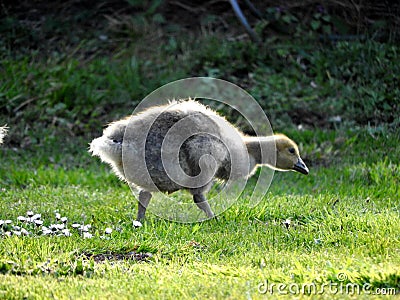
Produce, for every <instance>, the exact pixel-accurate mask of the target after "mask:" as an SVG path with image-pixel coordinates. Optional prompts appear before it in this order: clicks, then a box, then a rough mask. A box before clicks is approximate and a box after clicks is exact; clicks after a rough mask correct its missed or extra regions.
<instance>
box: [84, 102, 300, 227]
mask: <svg viewBox="0 0 400 300" xmlns="http://www.w3.org/2000/svg"><path fill="white" fill-rule="evenodd" d="M167 140H168V141H169V143H166V142H165V141H167ZM174 141H176V143H174ZM123 147H124V151H123ZM163 147H164V148H163ZM177 149H178V150H177ZM89 152H91V153H92V155H94V156H98V157H100V159H101V160H102V161H104V162H106V163H108V164H110V165H111V167H112V169H113V171H114V173H116V175H117V176H118V177H119V178H120V179H122V180H124V181H126V182H127V183H128V184H129V185H131V186H135V187H137V188H139V190H140V192H139V206H138V215H137V219H138V220H141V219H142V218H143V217H144V216H145V212H146V208H147V206H148V204H149V201H150V199H151V197H152V195H151V193H152V192H157V191H160V192H167V193H172V192H175V191H177V190H180V189H186V190H188V191H189V192H190V193H191V194H192V195H193V200H194V202H195V203H196V205H197V206H198V207H199V208H200V209H201V210H203V211H204V212H205V213H206V215H207V217H209V218H211V217H213V216H214V214H213V212H212V210H211V208H210V206H209V204H208V202H207V199H206V197H205V196H204V193H206V192H208V191H209V189H210V187H211V185H212V181H213V178H218V179H222V180H228V179H236V178H240V177H247V176H251V175H252V174H253V173H254V172H255V170H256V168H257V167H258V166H260V165H266V166H268V167H270V168H273V169H276V170H279V171H289V170H293V171H297V172H300V173H302V174H308V168H307V166H306V165H305V164H304V162H303V161H302V159H301V157H300V154H299V150H298V147H297V145H296V144H295V142H293V141H292V140H291V139H289V138H288V137H286V136H285V135H283V134H278V135H273V136H267V137H250V136H246V135H244V134H243V133H242V132H240V131H239V130H238V129H237V128H236V127H234V126H233V125H232V124H230V123H229V122H228V121H227V120H225V118H223V117H221V116H220V115H218V114H217V113H216V112H214V111H213V110H211V109H209V108H207V107H206V106H204V105H202V104H200V103H198V102H196V101H192V100H186V101H178V102H172V103H170V104H167V105H164V106H157V107H151V108H149V109H147V110H145V111H143V112H141V113H139V114H136V115H133V116H129V117H127V118H125V119H122V120H119V121H116V122H113V123H111V124H110V125H109V126H108V127H107V128H106V129H105V130H104V131H103V136H101V137H99V138H96V139H94V140H93V141H92V142H91V143H90V149H89ZM123 152H124V154H123ZM176 152H178V153H176ZM168 153H176V157H174V156H169V157H168V159H165V155H167V156H168ZM163 155H164V156H163ZM123 156H124V159H123ZM174 159H175V160H174ZM232 162H234V163H233V164H232ZM168 168H169V169H168ZM171 168H172V172H171ZM166 169H167V170H166ZM175 169H177V170H178V171H176V170H175ZM174 170H175V171H176V172H175V171H174ZM168 171H169V172H168ZM146 174H148V176H147V175H146ZM202 175H203V176H202ZM185 180H188V181H185ZM193 180H194V182H195V184H193ZM187 182H189V183H187Z"/></svg>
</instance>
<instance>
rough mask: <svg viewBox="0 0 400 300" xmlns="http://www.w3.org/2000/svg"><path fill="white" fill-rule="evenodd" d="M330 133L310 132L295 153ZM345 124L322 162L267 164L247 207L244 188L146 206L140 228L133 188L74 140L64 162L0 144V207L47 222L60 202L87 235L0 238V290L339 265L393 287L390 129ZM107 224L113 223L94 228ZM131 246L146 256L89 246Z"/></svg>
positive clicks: (195, 280)
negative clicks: (260, 191) (209, 200)
mask: <svg viewBox="0 0 400 300" xmlns="http://www.w3.org/2000/svg"><path fill="white" fill-rule="evenodd" d="M337 134H338V133H337V132H333V133H332V132H329V131H325V132H324V131H320V132H318V133H317V134H316V135H315V136H317V137H318V136H319V137H318V138H315V137H314V143H315V145H314V146H309V148H308V149H307V148H306V149H305V156H306V157H309V156H310V153H312V152H313V151H315V149H317V148H318V144H319V143H321V142H324V141H325V142H326V141H329V140H332V139H335V135H337ZM353 134H354V135H355V136H358V139H353V140H352V139H351V136H350V134H349V133H346V132H345V133H341V136H342V137H344V138H345V139H346V141H345V142H344V143H345V144H346V143H347V144H346V146H343V144H340V145H338V144H333V149H332V151H333V153H335V154H333V157H332V159H331V160H330V161H329V164H328V166H314V167H311V173H310V175H309V176H302V175H299V174H296V173H292V172H290V173H279V174H278V173H276V175H275V177H274V181H273V183H272V186H271V188H270V189H269V191H268V193H267V195H266V196H265V198H264V199H263V200H262V201H261V203H260V204H259V205H258V206H257V207H255V208H253V209H252V208H250V207H249V206H248V205H247V204H246V197H247V196H246V191H245V193H244V196H243V197H242V198H241V199H240V200H239V201H238V203H236V204H235V205H234V206H233V207H232V208H231V209H229V210H228V211H226V212H225V213H224V214H222V215H220V216H219V217H218V218H217V219H215V220H210V221H206V222H203V223H195V224H179V223H173V222H169V221H165V220H162V219H158V218H157V217H155V216H154V215H152V214H148V216H147V219H146V221H145V222H144V224H143V227H141V228H134V227H133V226H132V219H133V218H134V216H135V213H136V200H135V199H134V197H133V195H132V194H131V192H130V190H129V188H128V187H127V186H125V185H123V184H122V183H120V182H118V181H117V180H116V178H115V176H114V175H112V174H110V171H109V170H108V168H107V167H106V166H104V165H101V164H100V162H99V161H97V160H96V159H88V154H86V153H85V148H84V147H83V148H82V149H80V158H81V160H82V161H83V162H85V164H86V166H85V167H79V166H76V167H70V168H66V169H64V168H63V167H62V166H60V165H57V164H56V163H50V164H48V165H46V166H42V165H41V162H40V151H39V154H37V155H36V157H35V155H33V154H32V155H31V157H30V158H31V160H30V161H31V164H32V165H31V166H28V164H27V163H24V164H19V163H18V161H17V160H14V159H13V156H14V155H15V154H14V152H13V150H11V149H2V150H1V151H2V152H3V153H2V164H1V169H0V174H1V176H0V178H1V183H2V190H1V200H0V210H1V211H2V213H1V219H12V220H14V222H16V221H15V220H16V217H17V216H19V215H25V213H26V212H27V211H28V210H32V211H34V212H37V213H41V214H42V219H43V220H45V225H49V224H50V223H54V222H56V219H55V212H59V213H60V214H61V215H62V216H66V217H68V220H69V221H68V224H72V223H74V222H77V223H85V224H91V225H92V229H91V232H92V233H93V235H94V237H93V238H91V239H83V238H82V237H81V236H80V235H79V233H78V231H74V230H71V232H72V236H71V237H56V236H51V237H50V236H41V235H40V232H38V230H36V229H32V231H33V232H34V233H35V232H36V234H34V235H33V236H27V237H17V236H12V237H8V238H6V237H3V238H1V239H0V273H1V275H0V277H1V280H0V291H1V296H2V297H3V298H9V299H18V298H23V297H26V298H27V299H42V298H61V299H63V298H81V299H92V298H107V297H108V298H111V299H117V298H118V299H121V298H134V299H136V298H164V299H172V298H186V299H187V298H197V299H204V298H230V299H244V298H248V299H250V298H252V299H262V298H264V297H266V295H264V294H261V293H260V292H259V291H258V286H259V284H261V283H264V282H266V281H267V282H268V283H270V284H271V283H284V284H304V283H306V284H311V283H313V282H314V283H315V284H316V285H317V286H318V287H320V286H321V284H323V283H328V282H333V283H336V284H340V281H339V280H338V278H337V276H338V274H339V273H345V274H346V276H347V279H346V280H345V281H344V283H346V284H347V283H354V284H357V285H358V286H359V287H362V286H363V285H364V284H369V285H370V287H371V291H375V289H377V288H386V289H388V290H387V291H390V292H392V290H389V288H394V289H395V290H396V292H397V293H399V289H400V273H399V266H400V254H399V253H400V251H399V250H400V248H399V245H400V235H399V231H398V228H399V227H400V216H399V214H400V210H399V207H400V202H399V201H400V200H399V197H398V195H399V194H400V193H399V188H398V185H399V177H398V174H399V160H398V157H399V153H400V147H399V145H398V138H399V137H398V135H397V134H395V133H390V132H385V134H380V135H378V136H375V139H374V138H373V137H372V136H371V135H369V134H368V130H366V129H360V130H358V131H357V132H354V133H353ZM300 136H301V135H300V134H299V137H300ZM302 136H303V138H302V139H300V142H304V143H305V142H307V141H308V140H307V139H308V137H307V132H305V133H303V135H302ZM299 137H297V138H299ZM311 145H312V143H311ZM385 147H386V149H390V153H386V151H385ZM313 148H315V149H313ZM367 150H368V151H367ZM303 151H304V150H303ZM78 152H79V150H78ZM36 158H38V163H35V162H34V161H35V159H36ZM309 158H310V159H311V157H309ZM35 164H38V165H41V167H38V166H36V165H35ZM27 166H28V167H27ZM9 170H12V171H11V172H10V171H9ZM253 180H254V179H253ZM287 220H290V225H289V226H287V225H285V222H286V221H287ZM24 226H26V225H24ZM69 226H70V225H69ZM107 227H110V228H113V229H114V231H113V232H112V233H111V234H110V235H109V236H108V237H109V239H102V238H101V237H100V236H103V235H104V229H105V228H107ZM35 230H36V231H35ZM132 251H135V252H138V253H152V256H151V257H149V258H148V259H147V260H146V261H134V260H118V261H112V260H111V261H104V262H97V261H96V260H95V259H94V258H93V257H92V258H90V256H91V255H98V254H107V253H120V254H126V253H129V252H132ZM261 287H264V286H263V285H261ZM286 291H288V290H286ZM275 292H277V290H275ZM267 295H269V293H267ZM330 295H332V294H329V292H326V293H325V294H323V295H320V296H321V297H325V298H329V297H330ZM363 295H364V296H365V294H363ZM344 296H346V295H344Z"/></svg>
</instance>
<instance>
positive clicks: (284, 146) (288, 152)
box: [275, 134, 309, 175]
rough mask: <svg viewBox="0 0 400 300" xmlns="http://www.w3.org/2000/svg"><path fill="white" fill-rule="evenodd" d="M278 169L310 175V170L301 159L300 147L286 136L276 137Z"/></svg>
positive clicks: (278, 135)
mask: <svg viewBox="0 0 400 300" xmlns="http://www.w3.org/2000/svg"><path fill="white" fill-rule="evenodd" d="M275 145H276V165H275V167H276V169H278V170H280V171H290V170H292V171H297V172H300V173H302V174H304V175H307V174H308V172H309V171H308V168H307V166H306V164H305V163H304V161H303V160H302V159H301V157H300V153H299V147H297V145H296V143H295V142H293V141H292V140H291V139H289V138H288V137H287V136H286V135H283V134H277V135H275Z"/></svg>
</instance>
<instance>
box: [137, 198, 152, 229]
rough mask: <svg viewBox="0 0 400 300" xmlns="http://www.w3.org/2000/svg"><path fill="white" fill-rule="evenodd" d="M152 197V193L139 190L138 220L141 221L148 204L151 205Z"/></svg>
mask: <svg viewBox="0 0 400 300" xmlns="http://www.w3.org/2000/svg"><path fill="white" fill-rule="evenodd" d="M150 199H151V193H150V192H148V191H145V190H141V191H140V192H139V205H138V213H137V220H138V221H141V220H142V219H143V218H144V215H145V214H146V209H147V206H148V205H149V202H150Z"/></svg>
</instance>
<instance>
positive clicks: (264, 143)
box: [244, 136, 276, 170]
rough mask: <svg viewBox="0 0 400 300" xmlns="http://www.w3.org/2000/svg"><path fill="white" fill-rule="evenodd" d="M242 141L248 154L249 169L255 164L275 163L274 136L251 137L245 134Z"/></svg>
mask: <svg viewBox="0 0 400 300" xmlns="http://www.w3.org/2000/svg"><path fill="white" fill-rule="evenodd" d="M244 143H245V145H246V147H247V151H248V153H249V156H250V170H254V168H255V167H256V166H257V165H268V166H272V167H274V166H275V164H276V144H275V143H276V137H275V136H265V137H251V136H245V137H244Z"/></svg>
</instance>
